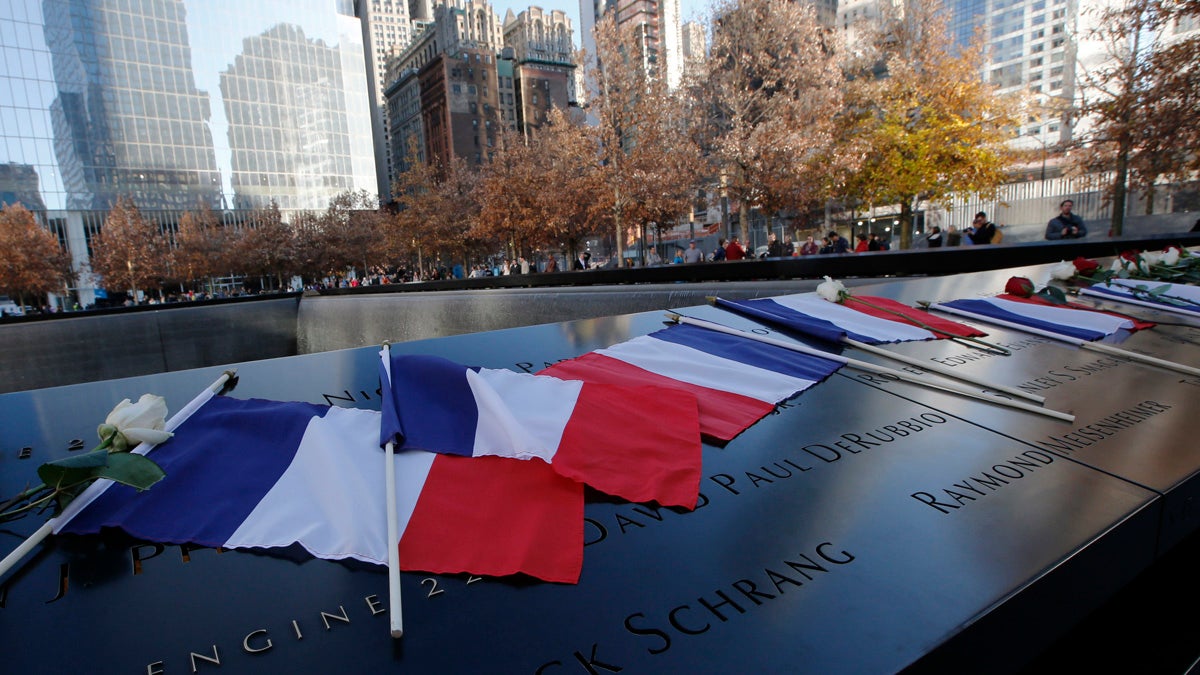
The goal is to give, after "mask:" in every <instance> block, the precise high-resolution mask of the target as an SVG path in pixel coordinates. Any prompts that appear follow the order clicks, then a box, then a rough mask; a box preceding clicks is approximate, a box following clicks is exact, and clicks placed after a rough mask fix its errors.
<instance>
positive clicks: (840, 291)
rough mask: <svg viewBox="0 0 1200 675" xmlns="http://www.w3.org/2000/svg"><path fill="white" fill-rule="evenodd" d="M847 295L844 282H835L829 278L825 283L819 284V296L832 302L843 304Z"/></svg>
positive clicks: (826, 278)
mask: <svg viewBox="0 0 1200 675" xmlns="http://www.w3.org/2000/svg"><path fill="white" fill-rule="evenodd" d="M846 293H847V291H846V287H845V286H844V285H842V282H840V281H834V280H833V279H831V278H829V277H825V281H822V282H821V283H820V284H817V295H819V296H821V297H822V298H824V299H826V300H828V301H830V302H841V301H842V297H843V296H844V295H846Z"/></svg>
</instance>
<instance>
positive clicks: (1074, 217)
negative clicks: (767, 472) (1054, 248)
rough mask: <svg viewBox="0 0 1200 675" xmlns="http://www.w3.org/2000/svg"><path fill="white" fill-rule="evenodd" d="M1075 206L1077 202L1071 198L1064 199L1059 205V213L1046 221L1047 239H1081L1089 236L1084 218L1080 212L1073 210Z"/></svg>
mask: <svg viewBox="0 0 1200 675" xmlns="http://www.w3.org/2000/svg"><path fill="white" fill-rule="evenodd" d="M1073 208H1075V202H1073V201H1071V200H1070V199H1064V200H1062V203H1060V204H1059V205H1058V210H1059V213H1058V215H1057V216H1055V217H1053V218H1051V219H1050V222H1049V223H1046V238H1047V239H1049V240H1051V241H1055V240H1058V239H1081V238H1083V237H1086V236H1087V226H1086V225H1084V224H1083V218H1080V217H1079V214H1077V213H1072V212H1071V209H1073Z"/></svg>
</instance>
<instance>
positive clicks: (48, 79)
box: [0, 0, 378, 303]
mask: <svg viewBox="0 0 1200 675" xmlns="http://www.w3.org/2000/svg"><path fill="white" fill-rule="evenodd" d="M377 187H378V181H377V177H376V172H375V157H374V147H373V141H372V128H371V112H370V94H369V91H368V87H367V70H366V57H365V54H364V48H363V28H362V22H361V20H360V19H359V18H357V17H355V15H354V4H353V3H352V2H349V1H348V0H255V1H254V2H236V1H235V0H4V2H0V201H2V202H4V203H10V204H11V203H17V202H19V203H21V204H23V205H24V206H25V207H26V208H28V209H30V210H32V211H34V212H35V213H37V214H38V215H39V217H40V218H41V220H42V222H43V223H44V224H45V225H46V226H47V227H48V228H49V229H51V231H53V232H55V233H56V234H57V235H58V236H59V238H60V240H61V241H63V242H64V243H65V244H66V245H67V246H68V248H69V250H70V252H71V254H72V257H73V258H74V260H75V262H76V266H77V268H78V269H83V268H84V262H86V260H87V259H88V255H89V253H88V248H89V246H90V242H91V239H92V236H93V235H94V234H95V233H96V232H97V231H98V230H99V228H100V227H101V225H102V223H103V219H104V216H105V215H106V214H107V211H108V209H109V208H111V206H112V205H113V204H114V203H115V202H116V201H117V199H118V197H121V196H127V197H131V198H132V199H133V200H134V202H135V203H136V204H137V206H138V208H139V209H140V210H141V212H142V214H143V216H146V217H148V218H151V219H154V220H156V221H158V222H159V223H160V224H161V225H162V226H163V227H164V228H170V227H172V226H173V225H174V223H177V222H178V218H179V217H180V216H181V215H182V214H183V213H185V212H187V211H194V210H196V209H198V208H200V207H201V206H208V207H211V208H212V209H214V210H215V211H216V212H217V213H220V214H223V217H224V218H225V220H226V221H227V222H229V221H237V220H238V219H239V218H240V217H241V216H239V215H238V213H239V211H242V210H245V209H253V208H257V207H263V206H267V205H268V204H270V203H271V202H275V203H276V204H278V206H279V208H280V209H281V210H282V211H283V212H284V214H285V218H286V217H287V215H288V213H289V212H295V211H298V210H320V209H324V208H326V207H327V206H328V204H329V200H330V199H331V198H332V197H334V196H335V195H337V194H339V193H342V192H346V191H359V190H366V191H368V192H370V193H375V192H376V191H377ZM88 286H89V280H88V278H87V276H86V275H84V277H83V278H82V279H81V281H80V285H79V288H78V289H77V290H78V291H79V295H80V299H81V300H83V301H84V302H85V303H86V302H87V299H88V298H89V297H90V295H91V292H90V289H89V288H88Z"/></svg>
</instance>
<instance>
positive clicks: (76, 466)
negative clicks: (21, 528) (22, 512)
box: [38, 450, 166, 506]
mask: <svg viewBox="0 0 1200 675" xmlns="http://www.w3.org/2000/svg"><path fill="white" fill-rule="evenodd" d="M165 475H166V473H165V472H163V470H162V467H160V466H159V465H158V464H155V463H154V461H153V460H151V459H149V458H146V457H143V456H142V455H135V454H132V453H128V452H119V453H109V452H107V451H104V450H97V451H94V452H89V453H87V454H86V455H77V456H74V457H65V458H63V459H59V460H55V461H53V462H47V463H45V464H43V465H41V466H40V467H38V477H39V478H41V479H42V482H43V483H45V484H46V485H49V486H52V487H53V486H71V485H76V484H82V483H85V482H91V481H92V480H95V479H97V478H108V479H111V480H113V481H116V482H118V483H122V484H124V485H128V486H130V487H132V488H136V489H138V490H147V489H149V488H150V486H152V485H154V484H155V483H157V482H158V481H160V480H162V479H163V477H164V476H165ZM72 492H73V493H74V494H78V490H73V491H68V492H67V493H66V495H65V496H66V498H65V499H60V500H59V504H60V506H65V505H66V503H68V502H69V501H70V499H71V498H73V497H74V494H72Z"/></svg>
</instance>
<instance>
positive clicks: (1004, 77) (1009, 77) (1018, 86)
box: [950, 0, 1079, 149]
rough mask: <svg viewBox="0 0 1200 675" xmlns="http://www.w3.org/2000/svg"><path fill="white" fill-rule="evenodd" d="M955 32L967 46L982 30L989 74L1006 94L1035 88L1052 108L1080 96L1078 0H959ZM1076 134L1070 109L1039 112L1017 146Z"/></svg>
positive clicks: (954, 11) (952, 26)
mask: <svg viewBox="0 0 1200 675" xmlns="http://www.w3.org/2000/svg"><path fill="white" fill-rule="evenodd" d="M950 9H951V12H952V14H951V19H950V31H951V34H952V36H953V39H954V41H955V43H956V44H959V45H967V44H969V43H970V42H971V40H972V39H974V38H975V35H976V34H977V32H978V33H979V34H980V35H981V36H982V39H983V40H984V42H985V45H986V52H985V54H986V64H985V66H984V72H983V77H984V79H985V80H987V81H988V82H991V83H993V84H995V85H997V86H998V87H999V91H1000V92H1001V93H1013V92H1018V91H1022V90H1029V91H1031V92H1032V93H1033V95H1034V98H1035V100H1037V101H1038V102H1039V103H1041V104H1043V108H1044V109H1046V110H1050V109H1053V108H1055V107H1057V108H1060V109H1061V108H1065V107H1066V105H1067V104H1069V103H1071V102H1072V101H1073V100H1074V98H1075V96H1076V82H1075V75H1076V37H1077V35H1078V34H1079V31H1078V25H1077V24H1078V18H1079V4H1078V1H1077V0H953V1H952V2H951V3H950ZM1070 138H1071V128H1070V126H1069V125H1068V124H1067V121H1066V117H1065V116H1064V114H1061V113H1060V114H1046V115H1034V116H1033V119H1026V120H1025V123H1024V124H1023V125H1022V126H1021V128H1020V130H1019V133H1018V138H1017V140H1016V141H1015V142H1014V145H1016V146H1017V147H1025V148H1031V149H1032V148H1038V147H1041V148H1045V147H1047V146H1051V145H1054V144H1055V143H1058V142H1062V141H1067V140H1070Z"/></svg>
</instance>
